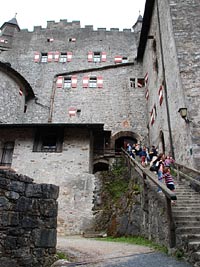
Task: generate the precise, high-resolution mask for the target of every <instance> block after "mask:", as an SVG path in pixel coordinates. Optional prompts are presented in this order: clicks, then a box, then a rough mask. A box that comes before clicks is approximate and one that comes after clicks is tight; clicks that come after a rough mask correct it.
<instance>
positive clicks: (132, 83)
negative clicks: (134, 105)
mask: <svg viewBox="0 0 200 267" xmlns="http://www.w3.org/2000/svg"><path fill="white" fill-rule="evenodd" d="M130 87H132V88H135V78H130Z"/></svg>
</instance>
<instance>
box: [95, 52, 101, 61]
mask: <svg viewBox="0 0 200 267" xmlns="http://www.w3.org/2000/svg"><path fill="white" fill-rule="evenodd" d="M93 61H94V62H101V53H100V52H94V56H93Z"/></svg>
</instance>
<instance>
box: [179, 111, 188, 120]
mask: <svg viewBox="0 0 200 267" xmlns="http://www.w3.org/2000/svg"><path fill="white" fill-rule="evenodd" d="M178 112H179V113H180V115H181V118H182V119H184V120H185V122H189V120H188V118H187V108H179V110H178Z"/></svg>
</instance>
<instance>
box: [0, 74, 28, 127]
mask: <svg viewBox="0 0 200 267" xmlns="http://www.w3.org/2000/svg"><path fill="white" fill-rule="evenodd" d="M0 80H1V83H0V92H1V94H0V123H19V122H21V121H22V118H23V115H24V102H25V99H24V95H20V94H19V91H20V87H19V85H17V83H16V82H15V81H14V80H13V79H12V78H10V77H9V76H8V75H6V74H5V73H3V72H1V71H0Z"/></svg>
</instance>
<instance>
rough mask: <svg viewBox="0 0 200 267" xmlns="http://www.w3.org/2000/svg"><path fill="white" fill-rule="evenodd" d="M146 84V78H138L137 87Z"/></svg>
mask: <svg viewBox="0 0 200 267" xmlns="http://www.w3.org/2000/svg"><path fill="white" fill-rule="evenodd" d="M144 86H145V81H144V78H137V86H136V87H140V88H141V87H144Z"/></svg>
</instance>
